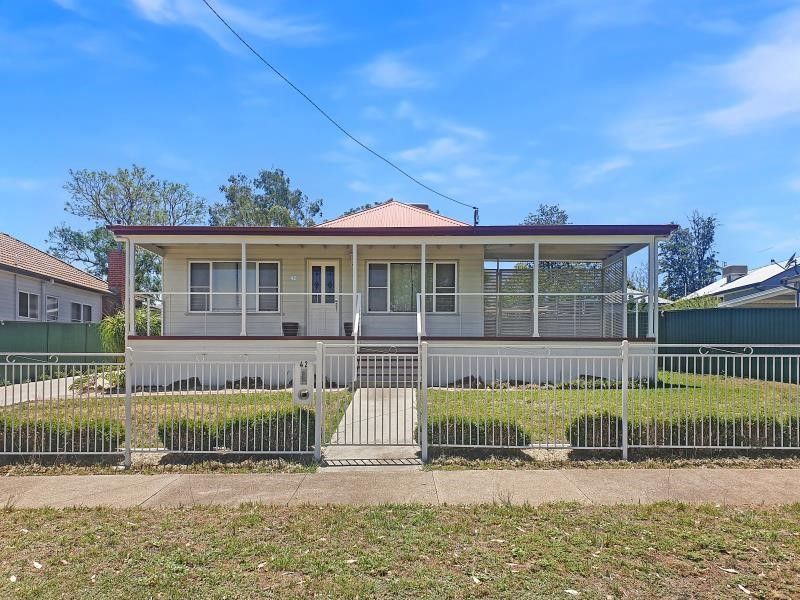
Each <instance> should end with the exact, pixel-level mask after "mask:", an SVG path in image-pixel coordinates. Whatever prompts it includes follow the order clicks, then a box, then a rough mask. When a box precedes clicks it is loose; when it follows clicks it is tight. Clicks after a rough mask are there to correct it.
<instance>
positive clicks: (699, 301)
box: [661, 296, 722, 310]
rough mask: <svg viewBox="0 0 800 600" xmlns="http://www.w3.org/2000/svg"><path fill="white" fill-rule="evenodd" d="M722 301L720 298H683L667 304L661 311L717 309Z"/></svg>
mask: <svg viewBox="0 0 800 600" xmlns="http://www.w3.org/2000/svg"><path fill="white" fill-rule="evenodd" d="M720 302H722V299H721V298H720V297H719V296H699V297H698V298H682V299H680V300H676V301H675V302H673V303H672V304H666V305H664V306H663V307H661V310H694V309H698V308H716V307H717V306H719V303H720Z"/></svg>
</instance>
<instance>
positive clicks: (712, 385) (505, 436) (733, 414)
mask: <svg viewBox="0 0 800 600" xmlns="http://www.w3.org/2000/svg"><path fill="white" fill-rule="evenodd" d="M616 384H617V382H614V381H610V382H609V381H608V380H592V379H583V380H576V381H574V382H568V383H567V384H566V385H563V386H552V385H551V386H541V387H538V386H518V387H511V388H504V387H498V388H486V389H453V388H450V389H445V388H431V389H429V390H428V422H429V441H431V443H434V441H441V442H442V443H445V444H448V445H470V444H471V443H472V444H474V443H479V444H481V445H485V446H498V445H510V446H526V445H527V444H528V443H530V442H533V443H536V444H542V445H544V444H548V445H565V444H569V443H570V442H572V443H574V442H575V440H574V439H572V440H571V439H570V435H569V432H568V428H569V427H570V426H571V425H572V426H573V428H574V427H575V425H574V424H577V425H578V426H579V427H580V426H582V424H585V426H586V428H589V427H591V426H592V423H591V420H592V419H593V418H594V417H598V418H599V419H600V420H601V421H603V419H605V421H608V422H610V425H609V424H608V423H602V422H601V423H600V424H599V425H594V428H595V429H597V428H599V429H602V430H603V431H602V432H600V433H603V434H604V436H605V437H606V438H608V439H610V440H611V441H613V434H614V433H615V432H614V431H612V432H611V435H609V432H608V431H607V429H608V428H611V429H613V427H614V426H615V425H614V420H615V419H618V418H620V417H621V415H622V392H621V390H620V389H618V387H616V388H615V387H614V386H615V385H616ZM609 386H611V389H609ZM628 398H629V400H628V419H629V423H630V428H631V432H632V433H633V432H636V433H637V434H638V435H639V437H640V438H641V441H642V442H644V443H646V442H647V441H648V440H650V439H652V441H664V439H665V438H670V437H671V438H672V439H673V441H674V440H680V439H682V440H683V441H687V442H691V441H692V440H696V441H703V440H705V441H706V442H708V441H709V440H708V438H709V436H708V435H706V436H705V438H703V436H701V435H699V434H697V435H696V434H695V431H694V429H697V430H698V431H699V430H701V429H703V427H706V428H713V429H715V430H716V429H718V424H726V423H727V425H729V426H732V427H740V428H742V429H743V428H745V427H747V426H748V423H753V424H754V426H757V427H758V434H759V435H760V436H761V437H764V438H767V437H768V436H767V433H770V432H766V433H765V432H764V431H763V430H764V429H769V428H770V427H773V426H775V427H777V424H780V423H783V424H786V426H787V429H786V431H784V432H783V433H784V435H783V438H781V435H780V432H778V433H777V434H775V435H773V437H774V438H776V441H778V442H780V441H781V439H782V440H783V443H784V444H786V443H793V444H795V445H797V441H798V440H797V430H798V428H800V387H798V385H796V384H790V383H771V382H765V381H760V380H755V379H744V378H737V377H726V376H723V375H695V374H689V373H673V372H660V373H659V377H658V379H657V380H656V381H655V382H652V383H648V382H646V381H634V382H633V385H632V386H631V389H630V390H629V396H628ZM669 424H675V426H676V427H677V426H680V427H683V430H681V431H677V430H676V431H669V432H667V434H669V435H667V434H665V432H664V428H665V427H669V426H670V425H669ZM687 428H688V429H687ZM687 431H688V433H687ZM735 433H740V434H741V433H743V432H735ZM648 434H651V435H650V437H648ZM656 434H657V435H656ZM601 437H602V436H601ZM719 437H721V438H722V437H724V436H719ZM729 437H731V440H729V441H728V444H727V445H730V442H731V441H733V442H734V444H733V445H742V444H737V443H735V442H736V441H737V440H734V439H733V438H732V436H729ZM751 437H755V435H753V436H751ZM700 438H703V439H700ZM739 438H741V440H742V441H744V436H742V435H739ZM748 439H749V438H748ZM590 441H591V440H590ZM666 441H669V440H666ZM723 441H724V440H723ZM767 441H770V440H769V439H767ZM595 445H602V444H595ZM699 445H710V444H699ZM745 445H746V444H745ZM763 445H769V444H763Z"/></svg>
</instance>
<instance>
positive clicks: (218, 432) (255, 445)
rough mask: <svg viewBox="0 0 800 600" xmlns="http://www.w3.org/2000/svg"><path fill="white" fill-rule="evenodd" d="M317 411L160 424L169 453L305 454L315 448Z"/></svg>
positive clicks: (299, 409) (252, 414)
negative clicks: (225, 451)
mask: <svg viewBox="0 0 800 600" xmlns="http://www.w3.org/2000/svg"><path fill="white" fill-rule="evenodd" d="M314 419H315V417H314V412H313V411H311V410H308V409H306V408H299V407H297V408H293V409H275V410H269V411H263V412H256V413H247V414H243V415H237V416H234V417H230V418H228V419H225V420H224V421H217V420H212V421H206V420H202V419H188V418H176V419H170V420H167V421H162V422H160V423H159V424H158V436H159V438H160V439H161V440H162V442H163V443H164V447H165V448H167V449H168V450H172V451H176V452H191V451H194V452H210V451H212V450H215V449H218V448H225V449H228V450H230V451H232V452H305V451H308V450H310V449H311V448H312V447H313V445H314V423H315V420H314Z"/></svg>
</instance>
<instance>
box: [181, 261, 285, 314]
mask: <svg viewBox="0 0 800 600" xmlns="http://www.w3.org/2000/svg"><path fill="white" fill-rule="evenodd" d="M241 271H242V264H241V262H233V261H207V262H191V263H189V310H190V311H192V312H234V311H237V312H238V311H240V310H241V307H242V296H241V294H242V273H241ZM279 272H280V270H279V266H278V263H276V262H248V263H247V287H246V290H245V291H246V292H247V310H248V312H256V311H257V312H277V311H278V293H279V286H280V284H279V281H280V275H279Z"/></svg>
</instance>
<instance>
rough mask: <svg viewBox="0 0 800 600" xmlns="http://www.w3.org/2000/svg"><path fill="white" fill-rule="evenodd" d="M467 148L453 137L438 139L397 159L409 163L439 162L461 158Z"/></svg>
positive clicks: (406, 152) (410, 150)
mask: <svg viewBox="0 0 800 600" xmlns="http://www.w3.org/2000/svg"><path fill="white" fill-rule="evenodd" d="M466 151H467V146H466V145H465V144H463V143H462V142H460V141H458V140H456V139H455V138H452V137H438V138H435V139H433V140H431V141H429V142H427V143H425V144H422V145H421V146H416V147H415V148H409V149H408V150H403V151H401V152H398V153H397V154H396V156H397V158H399V159H401V160H405V161H408V162H425V163H429V162H439V161H442V160H445V159H450V158H454V157H456V156H460V155H462V154H464V153H465V152H466Z"/></svg>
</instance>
